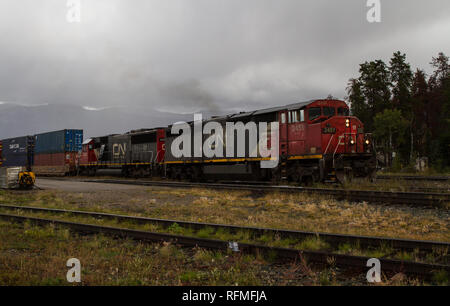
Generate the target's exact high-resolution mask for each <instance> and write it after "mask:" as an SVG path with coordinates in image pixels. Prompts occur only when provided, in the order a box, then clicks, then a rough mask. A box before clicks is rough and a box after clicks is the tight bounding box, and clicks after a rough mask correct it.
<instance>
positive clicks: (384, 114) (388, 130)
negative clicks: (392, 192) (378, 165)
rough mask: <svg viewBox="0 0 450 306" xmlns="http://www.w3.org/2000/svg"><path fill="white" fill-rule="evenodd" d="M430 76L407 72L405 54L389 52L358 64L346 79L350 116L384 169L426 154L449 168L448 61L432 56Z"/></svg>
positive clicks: (436, 165) (435, 163)
mask: <svg viewBox="0 0 450 306" xmlns="http://www.w3.org/2000/svg"><path fill="white" fill-rule="evenodd" d="M430 65H431V66H432V67H433V72H432V74H431V75H427V74H426V73H425V72H424V70H421V69H417V70H416V71H415V72H413V71H412V69H411V66H410V64H409V63H408V62H407V61H406V54H402V53H401V52H400V51H398V52H395V53H394V54H393V56H392V58H391V59H390V61H389V64H386V63H385V62H383V61H382V60H375V61H370V62H365V63H363V64H361V65H360V68H359V74H360V75H359V77H358V78H352V79H350V80H349V83H348V87H347V94H348V96H347V100H348V101H349V102H350V103H351V111H352V114H353V115H354V116H356V117H358V118H360V119H361V121H362V122H363V123H364V125H365V131H366V132H367V133H373V135H374V139H375V144H376V148H377V151H378V152H380V153H382V154H383V156H384V157H385V158H384V159H383V160H384V162H385V165H386V166H387V167H393V168H401V167H407V166H410V165H412V164H414V163H415V161H416V158H417V157H427V158H428V160H429V163H430V165H432V166H433V167H434V168H436V169H438V170H444V169H446V168H447V169H448V167H449V166H450V65H449V58H448V57H447V56H446V55H445V54H444V53H442V52H441V53H439V54H438V56H437V57H433V58H432V61H431V62H430Z"/></svg>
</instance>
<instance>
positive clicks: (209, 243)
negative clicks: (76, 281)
mask: <svg viewBox="0 0 450 306" xmlns="http://www.w3.org/2000/svg"><path fill="white" fill-rule="evenodd" d="M0 208H3V209H9V210H23V211H32V212H38V213H42V212H45V213H54V214H73V215H78V216H85V217H94V218H102V219H103V218H108V219H116V220H119V221H133V222H136V223H141V224H142V223H152V224H157V225H161V226H162V227H163V228H166V229H167V228H169V227H170V226H171V225H174V224H178V226H181V227H184V228H191V229H196V230H201V229H205V228H211V229H213V230H215V231H217V230H227V231H229V232H238V231H248V232H251V233H252V234H253V235H267V234H272V235H274V236H278V237H281V238H291V239H292V238H296V239H307V238H311V237H318V238H319V237H320V239H323V240H324V241H326V242H328V243H329V244H330V245H335V246H336V245H338V244H342V243H357V244H359V245H361V246H370V247H380V246H383V245H384V246H386V245H390V246H391V247H393V248H395V249H398V250H421V251H422V252H425V253H430V252H433V251H436V249H441V250H445V254H446V253H447V251H448V249H449V246H450V244H449V243H445V242H431V241H415V240H401V239H391V238H380V237H367V236H351V235H339V234H326V233H312V232H302V231H290V230H278V229H267V228H255V227H239V226H232V225H221V224H208V223H197V222H185V221H177V220H165V219H153V218H144V217H133V216H125V215H115V214H108V213H99V212H87V211H73V210H64V209H51V208H42V207H28V206H17V205H0ZM0 218H2V219H8V220H11V221H17V222H24V221H30V222H32V223H35V224H39V225H45V224H55V225H61V226H65V227H69V228H70V229H72V230H75V231H79V232H86V233H104V234H110V235H114V236H119V237H130V238H133V239H138V240H148V241H154V242H162V241H166V242H173V243H175V244H178V245H182V246H187V247H195V246H198V247H202V248H208V249H220V250H227V249H229V248H230V247H231V248H232V249H233V250H234V251H238V252H243V253H250V254H266V255H268V254H270V255H271V256H273V255H275V257H276V258H278V259H279V260H298V259H300V257H304V258H306V259H307V260H308V262H311V263H315V264H321V265H327V264H329V263H330V258H332V262H333V264H334V265H336V266H338V267H347V268H352V269H357V270H361V271H365V270H367V269H366V263H367V260H368V259H369V258H370V257H367V256H354V255H346V254H339V253H335V252H334V253H333V252H330V251H310V250H299V249H295V248H280V247H273V246H267V245H258V244H251V243H241V242H236V241H224V240H217V239H209V238H198V237H193V236H191V237H190V236H184V235H173V234H168V233H164V232H146V231H139V230H134V229H126V228H121V227H120V228H119V227H108V226H100V225H94V224H83V223H75V222H68V221H63V220H54V219H44V218H35V217H30V216H23V215H11V214H4V213H0ZM445 256H447V255H445ZM380 262H381V264H382V269H383V271H391V272H394V273H396V272H402V273H406V274H415V275H421V276H424V277H425V278H428V277H430V276H432V275H433V273H435V272H437V271H445V272H446V273H450V266H449V265H448V258H447V259H446V260H445V264H434V263H433V264H431V263H423V262H411V261H402V260H397V259H388V258H380Z"/></svg>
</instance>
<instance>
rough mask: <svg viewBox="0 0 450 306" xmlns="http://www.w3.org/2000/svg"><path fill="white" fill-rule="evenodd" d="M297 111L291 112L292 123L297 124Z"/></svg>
mask: <svg viewBox="0 0 450 306" xmlns="http://www.w3.org/2000/svg"><path fill="white" fill-rule="evenodd" d="M298 117H299V116H298V111H292V122H293V123H296V122H299V118H298Z"/></svg>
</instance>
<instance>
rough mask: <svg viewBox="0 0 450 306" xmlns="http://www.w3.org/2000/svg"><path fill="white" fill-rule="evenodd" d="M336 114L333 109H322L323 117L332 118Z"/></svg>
mask: <svg viewBox="0 0 450 306" xmlns="http://www.w3.org/2000/svg"><path fill="white" fill-rule="evenodd" d="M335 114H336V109H335V108H334V107H324V108H323V115H324V116H327V117H332V116H334V115H335Z"/></svg>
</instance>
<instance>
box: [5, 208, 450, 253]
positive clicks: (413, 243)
mask: <svg viewBox="0 0 450 306" xmlns="http://www.w3.org/2000/svg"><path fill="white" fill-rule="evenodd" d="M0 208H5V209H16V210H26V211H33V212H47V213H63V214H72V215H79V216H88V217H95V218H108V219H116V220H120V221H131V222H136V223H140V224H147V223H152V224H158V225H160V226H162V227H165V228H167V227H169V226H171V225H173V224H175V223H176V224H178V225H179V226H181V227H184V228H191V229H195V230H201V229H204V228H212V229H214V230H219V229H221V230H227V231H229V232H231V233H236V232H238V231H249V232H252V233H253V234H255V235H264V234H272V235H274V236H278V237H280V238H282V239H285V238H294V239H299V240H300V239H306V238H313V237H318V238H320V239H323V240H324V241H326V242H327V243H329V244H330V245H333V246H338V245H339V244H342V243H359V245H360V246H364V247H380V246H391V247H392V248H395V249H401V250H415V249H419V250H422V251H433V250H435V249H437V248H441V249H449V250H450V243H448V242H440V241H424V240H411V239H397V238H385V237H370V236H360V235H346V234H331V233H321V232H307V231H296V230H286V229H273V228H260V227H249V226H236V225H225V224H213V223H200V222H188V221H180V220H170V219H157V218H147V217H137V216H128V215H117V214H111V213H102V212H91V211H80V210H66V209H57V208H46V207H32V206H19V205H7V204H0Z"/></svg>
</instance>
